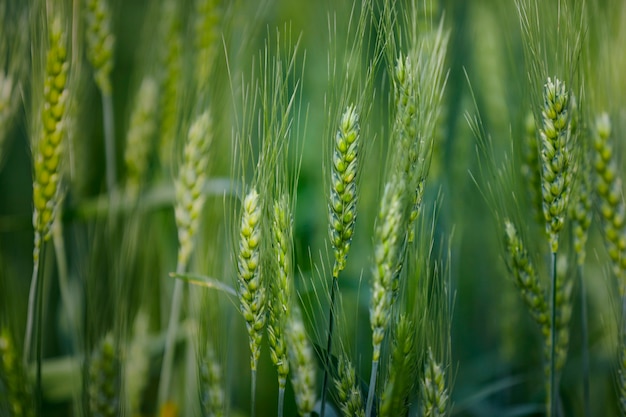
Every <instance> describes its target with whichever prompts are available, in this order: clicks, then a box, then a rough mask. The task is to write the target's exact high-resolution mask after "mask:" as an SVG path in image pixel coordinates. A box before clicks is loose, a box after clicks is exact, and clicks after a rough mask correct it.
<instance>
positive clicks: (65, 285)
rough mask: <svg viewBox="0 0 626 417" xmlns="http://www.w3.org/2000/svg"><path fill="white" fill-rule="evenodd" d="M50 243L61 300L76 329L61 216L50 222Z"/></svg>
mask: <svg viewBox="0 0 626 417" xmlns="http://www.w3.org/2000/svg"><path fill="white" fill-rule="evenodd" d="M52 244H53V245H54V256H55V260H56V264H57V272H58V274H59V290H60V291H61V302H62V303H63V307H64V308H65V309H66V310H67V316H68V320H69V323H70V327H71V328H72V330H76V329H77V328H76V317H75V314H74V303H73V301H72V296H71V294H70V287H69V273H68V269H67V252H66V250H65V240H64V239H63V222H62V221H61V216H59V217H58V218H57V220H56V221H55V222H54V223H53V224H52Z"/></svg>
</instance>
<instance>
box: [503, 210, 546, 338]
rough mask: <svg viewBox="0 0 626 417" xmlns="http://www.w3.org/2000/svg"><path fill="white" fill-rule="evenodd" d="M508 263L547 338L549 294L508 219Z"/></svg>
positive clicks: (506, 226) (505, 227)
mask: <svg viewBox="0 0 626 417" xmlns="http://www.w3.org/2000/svg"><path fill="white" fill-rule="evenodd" d="M504 230H505V245H506V255H507V265H508V267H509V269H510V271H511V273H512V274H513V277H514V278H515V285H516V286H517V288H518V289H519V291H520V293H521V296H522V300H523V301H524V304H526V307H527V308H528V311H529V312H530V314H531V316H532V317H533V319H534V320H535V322H537V324H539V326H540V327H541V331H542V333H543V335H544V337H545V338H547V339H549V335H550V310H549V308H548V304H547V302H546V300H547V295H546V293H545V290H544V288H543V287H542V285H541V282H540V281H539V277H538V275H537V272H536V270H535V267H534V266H533V264H532V262H531V260H530V257H529V256H528V252H527V251H526V248H525V246H524V244H523V242H522V240H521V238H520V237H519V235H518V233H517V229H516V228H515V225H514V224H513V223H512V222H510V221H509V220H506V221H505V223H504Z"/></svg>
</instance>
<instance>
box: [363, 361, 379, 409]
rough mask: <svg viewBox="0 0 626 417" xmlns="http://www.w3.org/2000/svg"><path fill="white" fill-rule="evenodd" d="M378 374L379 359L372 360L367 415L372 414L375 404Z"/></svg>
mask: <svg viewBox="0 0 626 417" xmlns="http://www.w3.org/2000/svg"><path fill="white" fill-rule="evenodd" d="M377 375H378V361H372V373H371V375H370V386H369V390H368V392H367V405H366V407H365V417H370V416H371V415H372V408H373V406H374V394H375V392H376V377H377Z"/></svg>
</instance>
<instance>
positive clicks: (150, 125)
mask: <svg viewBox="0 0 626 417" xmlns="http://www.w3.org/2000/svg"><path fill="white" fill-rule="evenodd" d="M156 105H157V83H156V81H155V80H154V79H153V78H152V77H146V78H144V80H143V81H142V82H141V86H140V87H139V91H138V93H137V98H136V102H135V106H134V109H133V112H132V115H131V117H130V126H129V128H128V134H127V136H126V149H125V152H124V162H125V163H126V187H127V192H128V193H129V194H130V195H131V197H132V198H133V199H135V198H137V196H138V194H139V192H140V190H141V187H142V185H143V183H144V181H145V180H146V174H147V172H148V163H149V156H150V152H151V150H152V147H151V144H152V139H153V136H154V135H155V133H156V128H157V125H156V110H157V107H156Z"/></svg>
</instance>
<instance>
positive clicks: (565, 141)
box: [540, 78, 572, 253]
mask: <svg viewBox="0 0 626 417" xmlns="http://www.w3.org/2000/svg"><path fill="white" fill-rule="evenodd" d="M569 113H570V112H569V93H568V91H567V89H566V88H565V84H563V82H562V81H561V80H559V79H558V78H555V79H554V81H552V79H551V78H548V81H547V82H546V84H545V86H544V103H543V109H542V112H541V115H542V119H543V124H542V128H541V131H540V137H541V182H542V186H541V194H542V197H543V215H544V218H545V221H546V232H547V233H548V236H549V238H550V248H551V250H552V253H556V252H557V250H558V247H559V232H560V231H561V229H563V224H564V222H565V214H566V209H567V204H568V200H569V196H570V194H571V190H570V183H571V175H572V174H571V172H570V171H571V169H570V165H571V155H570V149H569V147H570V145H569V136H570V127H569V121H570V115H569Z"/></svg>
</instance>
